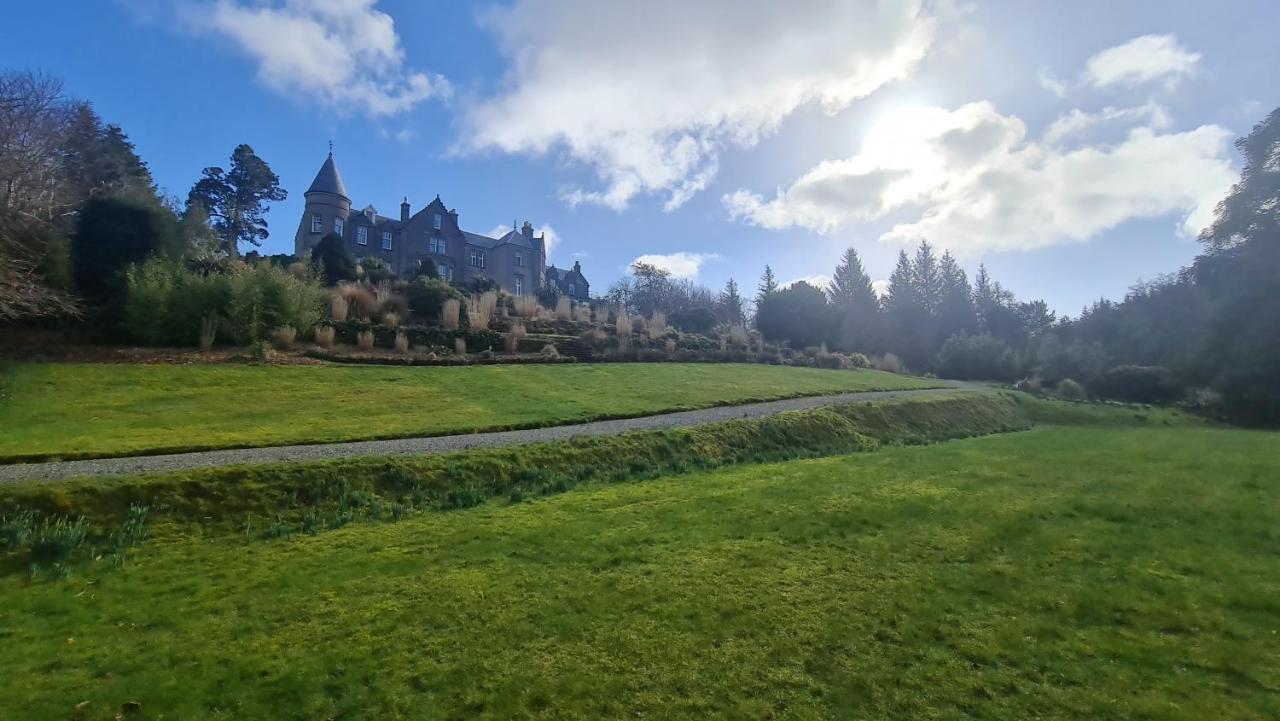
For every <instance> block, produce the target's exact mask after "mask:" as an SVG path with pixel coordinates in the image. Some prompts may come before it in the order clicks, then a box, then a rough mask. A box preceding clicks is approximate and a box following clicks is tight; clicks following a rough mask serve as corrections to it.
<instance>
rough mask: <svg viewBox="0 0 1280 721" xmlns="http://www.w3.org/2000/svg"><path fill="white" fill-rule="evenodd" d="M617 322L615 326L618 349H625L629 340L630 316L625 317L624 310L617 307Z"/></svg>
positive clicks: (625, 312) (625, 311)
mask: <svg viewBox="0 0 1280 721" xmlns="http://www.w3.org/2000/svg"><path fill="white" fill-rule="evenodd" d="M617 316H618V321H617V323H616V325H615V328H616V330H617V335H618V347H619V348H626V347H627V344H628V343H629V342H630V340H631V316H629V315H627V310H626V308H622V307H619V308H618V312H617Z"/></svg>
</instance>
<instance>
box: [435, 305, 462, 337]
mask: <svg viewBox="0 0 1280 721" xmlns="http://www.w3.org/2000/svg"><path fill="white" fill-rule="evenodd" d="M461 317H462V301H460V300H457V299H456V298H450V299H449V300H446V301H445V302H444V303H443V304H442V305H441V306H440V327H441V328H444V329H445V330H457V329H458V326H459V325H460V324H461V321H460V318H461Z"/></svg>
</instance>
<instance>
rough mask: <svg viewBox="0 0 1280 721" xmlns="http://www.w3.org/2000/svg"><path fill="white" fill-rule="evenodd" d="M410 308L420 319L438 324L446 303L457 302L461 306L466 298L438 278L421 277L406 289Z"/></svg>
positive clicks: (405, 293)
mask: <svg viewBox="0 0 1280 721" xmlns="http://www.w3.org/2000/svg"><path fill="white" fill-rule="evenodd" d="M404 295H405V297H406V298H407V299H408V301H409V307H410V308H411V309H413V312H414V313H416V314H418V316H419V317H420V318H422V319H423V320H426V321H429V322H433V323H434V322H438V321H439V320H440V314H441V311H442V309H443V308H444V304H445V301H448V300H454V301H457V302H458V304H459V306H461V304H462V303H463V302H464V301H465V300H466V298H465V296H463V295H462V293H461V292H460V291H459V290H458V289H457V288H454V287H453V286H451V285H449V284H448V283H446V282H444V281H443V280H439V279H436V278H428V277H419V278H418V279H417V280H415V281H413V282H412V283H410V284H409V285H408V286H406V287H405V289H404Z"/></svg>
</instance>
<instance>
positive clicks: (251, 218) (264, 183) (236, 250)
mask: <svg viewBox="0 0 1280 721" xmlns="http://www.w3.org/2000/svg"><path fill="white" fill-rule="evenodd" d="M286 197H288V193H287V192H285V191H284V189H283V188H281V187H280V178H278V177H277V176H276V174H275V173H274V172H272V170H271V166H269V165H267V162H266V161H265V160H263V159H262V158H260V157H258V156H257V154H256V153H254V152H253V148H251V147H249V146H248V145H239V146H237V147H236V149H235V151H234V152H232V154H231V170H230V171H224V170H223V169H222V168H218V167H211V168H205V169H204V172H203V173H202V177H201V178H200V180H198V181H197V182H196V184H195V185H194V186H192V188H191V192H190V193H189V194H188V195H187V203H188V204H192V203H198V204H200V205H201V206H203V207H204V209H205V212H207V213H208V214H209V217H210V218H211V219H213V228H214V230H216V231H218V235H220V236H221V237H222V246H223V250H225V251H226V252H227V254H228V255H231V256H233V257H234V256H237V255H239V254H240V243H241V242H246V243H250V244H252V245H255V246H258V245H262V241H263V240H264V239H266V238H267V236H268V235H269V233H268V232H267V220H266V218H264V217H263V215H264V214H265V213H266V212H267V210H268V207H267V203H268V202H279V201H282V200H284V199H285V198H286Z"/></svg>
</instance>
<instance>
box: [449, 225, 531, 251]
mask: <svg viewBox="0 0 1280 721" xmlns="http://www.w3.org/2000/svg"><path fill="white" fill-rule="evenodd" d="M462 237H463V239H465V240H466V241H467V243H468V244H469V245H474V246H476V247H478V248H497V247H498V246H500V245H514V246H516V247H519V248H529V249H533V242H532V241H531V240H529V239H528V238H526V237H524V236H523V235H521V234H520V232H519V231H515V230H509V231H507V234H506V235H504V236H502V237H501V238H490V237H489V236H487V235H480V234H479V233H470V232H468V231H465V230H464V231H462Z"/></svg>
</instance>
